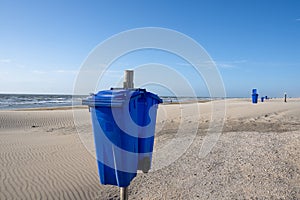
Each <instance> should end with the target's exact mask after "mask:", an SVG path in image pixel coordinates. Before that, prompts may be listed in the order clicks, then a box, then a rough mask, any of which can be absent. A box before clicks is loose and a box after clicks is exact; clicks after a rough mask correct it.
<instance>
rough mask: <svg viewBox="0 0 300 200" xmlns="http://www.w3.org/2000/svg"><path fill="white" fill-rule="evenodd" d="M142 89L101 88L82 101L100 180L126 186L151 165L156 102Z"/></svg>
mask: <svg viewBox="0 0 300 200" xmlns="http://www.w3.org/2000/svg"><path fill="white" fill-rule="evenodd" d="M161 102H162V100H161V99H160V98H159V97H158V96H157V95H155V94H152V93H150V92H147V91H146V90H144V89H131V90H123V89H121V90H105V91H100V92H98V93H97V94H96V95H93V96H91V97H89V98H88V99H87V100H85V101H83V104H84V105H88V106H89V107H90V110H91V115H92V125H93V133H94V140H95V149H96V156H97V162H98V171H99V176H100V182H101V183H102V184H109V185H117V186H119V187H127V186H128V185H129V184H130V182H131V180H132V179H133V178H134V177H135V176H136V173H137V170H138V169H141V170H143V171H145V172H146V171H148V170H149V169H150V165H151V159H152V151H153V143H154V131H155V122H156V111H157V105H158V104H159V103H161Z"/></svg>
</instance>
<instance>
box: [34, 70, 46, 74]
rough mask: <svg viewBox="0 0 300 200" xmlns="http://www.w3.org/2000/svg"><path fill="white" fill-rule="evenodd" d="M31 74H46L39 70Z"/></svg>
mask: <svg viewBox="0 0 300 200" xmlns="http://www.w3.org/2000/svg"><path fill="white" fill-rule="evenodd" d="M32 73H34V74H46V73H47V72H46V71H41V70H33V71H32Z"/></svg>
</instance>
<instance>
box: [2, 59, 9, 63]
mask: <svg viewBox="0 0 300 200" xmlns="http://www.w3.org/2000/svg"><path fill="white" fill-rule="evenodd" d="M0 63H11V60H10V59H0Z"/></svg>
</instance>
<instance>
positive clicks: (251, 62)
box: [0, 0, 300, 97]
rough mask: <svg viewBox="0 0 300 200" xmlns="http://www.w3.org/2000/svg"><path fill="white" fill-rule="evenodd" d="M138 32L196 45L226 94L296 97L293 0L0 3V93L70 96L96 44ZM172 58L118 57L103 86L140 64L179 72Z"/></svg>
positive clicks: (298, 19) (297, 26) (299, 55)
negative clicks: (171, 35)
mask: <svg viewBox="0 0 300 200" xmlns="http://www.w3.org/2000/svg"><path fill="white" fill-rule="evenodd" d="M141 27H163V28H169V29H174V30H176V31H179V32H182V33H183V34H186V35H188V36H190V37H191V38H193V39H194V40H196V41H197V42H198V43H199V44H200V45H202V46H203V47H204V48H205V49H206V51H207V52H208V53H209V54H210V56H211V57H212V59H213V60H214V61H215V62H216V64H217V66H218V69H219V71H220V73H221V75H222V78H223V81H224V85H225V89H226V93H227V96H231V97H246V96H249V93H250V92H251V89H252V88H258V90H259V92H260V93H261V94H264V95H269V96H274V97H276V96H277V97H280V96H282V95H283V93H284V92H287V93H288V95H289V96H292V97H296V96H297V97H300V84H299V77H300V1H298V0H294V1H291V0H269V1H267V0H251V1H250V0H228V1H223V0H219V1H217V0H207V1H202V0H198V1H196V0H195V1H174V0H173V1H166V0H165V1H159V0H157V1H156V0H154V1H146V0H142V1H67V0H65V1H59V0H53V1H31V0H29V1H21V0H20V1H14V0H0V93H68V94H71V93H72V91H73V83H74V80H75V78H76V74H77V72H78V70H79V68H80V66H81V64H82V63H83V61H84V60H85V58H86V57H87V56H88V54H89V52H90V51H91V50H93V49H94V48H95V47H96V45H98V44H99V43H100V42H102V41H104V40H105V39H107V38H109V37H111V36H112V35H114V34H117V33H119V32H122V31H126V30H128V29H133V28H141ZM151 55H152V56H151ZM178 59H179V58H174V56H170V55H166V54H165V53H161V52H151V51H150V52H149V51H147V52H144V53H143V52H142V53H137V54H136V55H134V56H128V57H127V58H121V59H120V62H119V63H118V62H116V63H115V65H116V66H115V67H114V66H112V72H115V73H114V75H111V77H107V81H108V82H107V83H106V85H105V84H104V85H105V87H106V86H108V85H109V81H111V80H112V79H114V81H116V80H119V79H120V76H121V75H122V70H123V68H130V67H131V66H133V65H137V64H142V63H143V62H146V63H147V62H161V63H164V64H168V65H169V66H171V67H174V68H175V69H177V70H179V71H180V70H181V69H180V68H179V66H178ZM118 64H120V65H122V67H119V68H118V67H117V65H118ZM118 70H119V72H118ZM187 71H189V70H186V68H185V69H184V70H182V72H183V73H184V72H187ZM190 72H192V70H191V71H190ZM108 76H109V75H108ZM186 76H187V78H188V79H189V80H190V81H191V84H192V85H193V84H194V85H193V86H194V87H195V89H196V90H197V91H198V95H199V96H207V95H208V94H207V91H206V89H205V84H203V83H199V82H201V80H200V81H199V80H196V78H195V77H193V73H188V72H187V73H186ZM189 76H190V77H189ZM197 81H199V82H197ZM104 85H103V87H104ZM99 88H101V87H99Z"/></svg>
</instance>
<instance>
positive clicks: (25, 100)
mask: <svg viewBox="0 0 300 200" xmlns="http://www.w3.org/2000/svg"><path fill="white" fill-rule="evenodd" d="M85 97H86V96H74V98H73V96H72V95H44V94H43V95H41V94H0V110H15V109H23V108H43V107H63V106H72V104H73V103H74V105H81V100H82V99H83V98H85Z"/></svg>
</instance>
